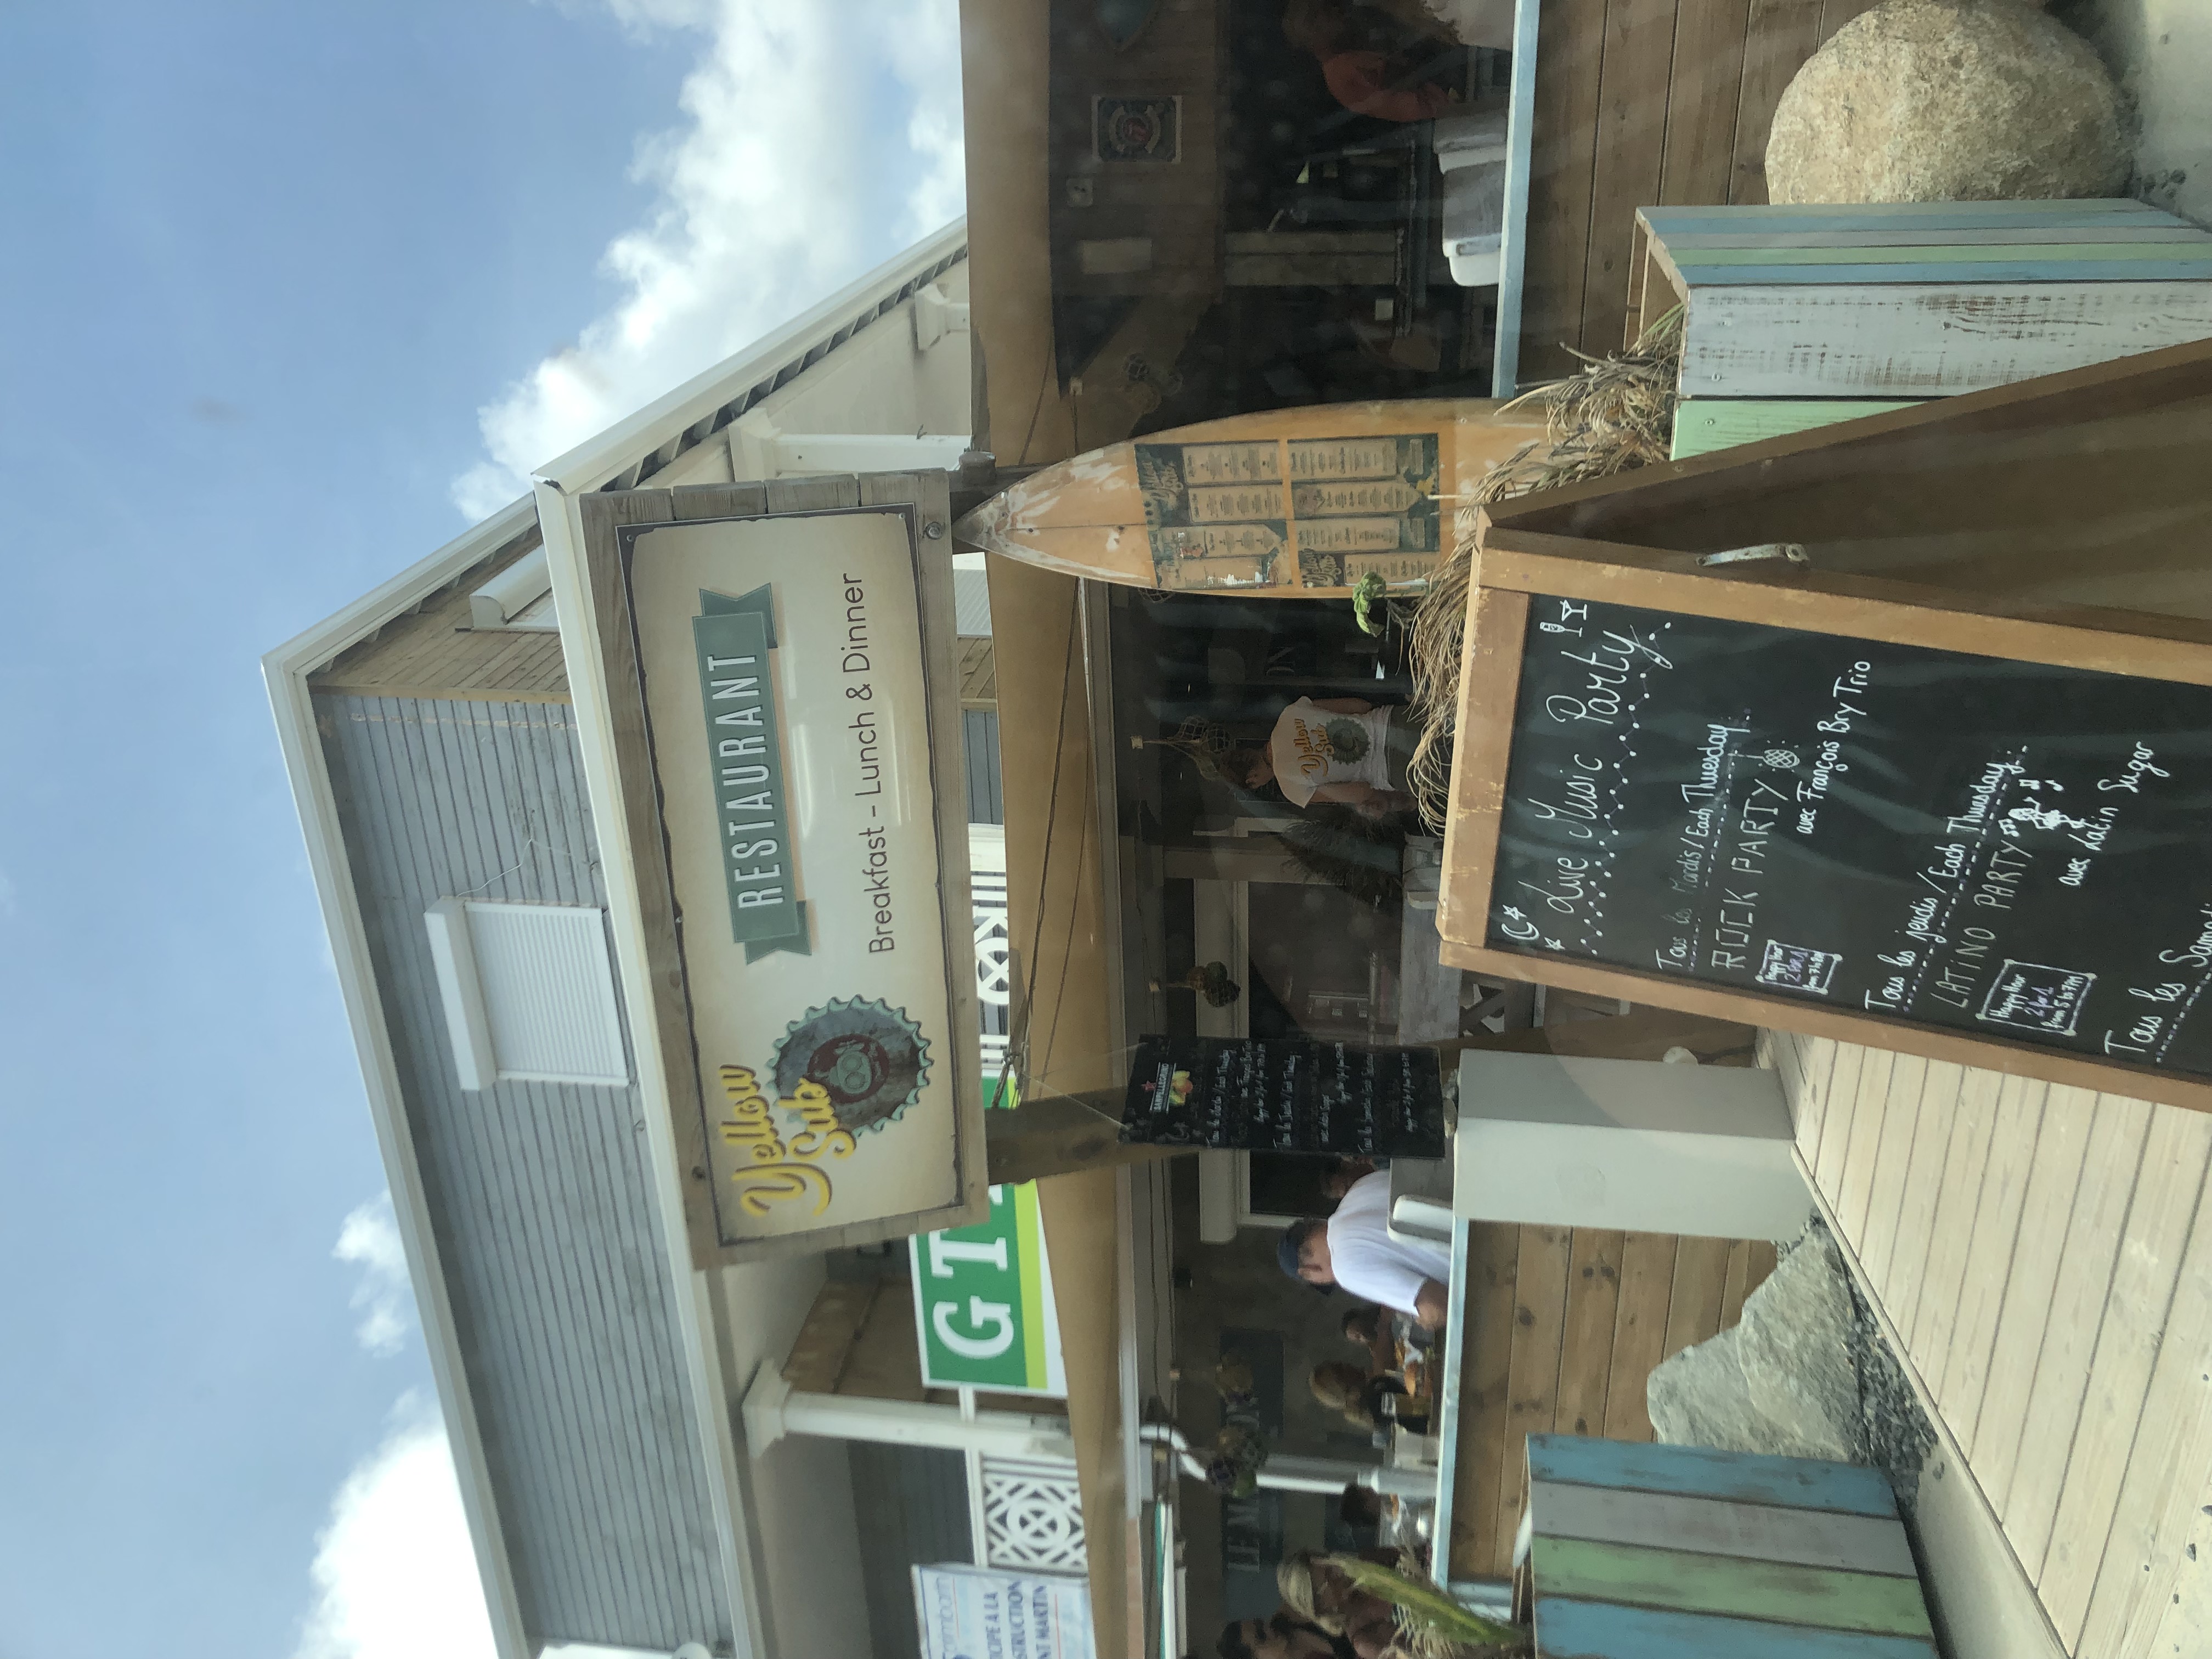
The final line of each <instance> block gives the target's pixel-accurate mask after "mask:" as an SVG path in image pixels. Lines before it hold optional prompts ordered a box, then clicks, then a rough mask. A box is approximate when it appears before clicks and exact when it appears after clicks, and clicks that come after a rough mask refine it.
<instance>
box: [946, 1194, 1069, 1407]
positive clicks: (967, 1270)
mask: <svg viewBox="0 0 2212 1659" xmlns="http://www.w3.org/2000/svg"><path fill="white" fill-rule="evenodd" d="M912 1249H913V1251H914V1315H915V1322H916V1323H917V1324H918V1325H919V1326H920V1327H921V1376H922V1381H923V1382H924V1383H926V1384H927V1385H928V1386H929V1387H931V1388H933V1389H957V1388H971V1389H990V1390H992V1391H994V1392H996V1393H1000V1394H1042V1395H1053V1396H1054V1398H1063V1399H1064V1398H1065V1397H1066V1394H1067V1377H1066V1371H1065V1370H1064V1369H1063V1368H1062V1366H1061V1364H1060V1323H1059V1317H1058V1315H1057V1313H1056V1311H1055V1310H1054V1306H1053V1299H1052V1270H1051V1266H1050V1264H1049V1263H1048V1261H1047V1260H1046V1259H1045V1251H1044V1229H1043V1227H1042V1225H1040V1223H1039V1220H1038V1218H1037V1201H1036V1183H1035V1182H1024V1184H1022V1185H1021V1186H1018V1187H994V1188H991V1218H990V1219H989V1220H988V1221H986V1222H983V1223H981V1224H980V1225H976V1226H973V1227H951V1228H947V1229H946V1230H945V1231H942V1232H934V1233H921V1234H918V1235H916V1236H915V1239H914V1241H913V1245H912Z"/></svg>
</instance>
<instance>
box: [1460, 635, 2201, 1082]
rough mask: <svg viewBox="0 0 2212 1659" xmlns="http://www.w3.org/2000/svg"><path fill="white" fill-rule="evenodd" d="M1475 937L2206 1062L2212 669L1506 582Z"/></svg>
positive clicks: (2126, 1053) (1990, 1034) (1838, 1006)
mask: <svg viewBox="0 0 2212 1659" xmlns="http://www.w3.org/2000/svg"><path fill="white" fill-rule="evenodd" d="M1487 940H1488V945H1489V947H1490V948H1491V949H1492V950H1493V951H1511V952H1516V953H1521V954H1524V955H1527V954H1534V955H1537V956H1553V957H1564V958H1579V959H1582V960H1583V961H1587V962H1591V963H1605V964H1609V965H1612V966H1614V967H1619V968H1625V969H1633V970H1636V971H1638V972H1639V973H1642V974H1644V975H1657V976H1659V977H1661V978H1662V979H1672V980H1677V981H1694V982H1697V983H1699V984H1703V985H1708V986H1713V987H1730V988H1733V989H1736V990H1739V991H1741V992H1745V993H1749V994H1756V995H1761V996H1766V997H1781V998H1784V999H1796V1000H1802V1001H1804V1002H1807V1003H1814V1004H1818V1005H1820V1006H1823V1007H1825V1008H1829V1009H1832V1010H1834V1011H1836V1012H1842V1013H1850V1014H1852V1015H1857V1016H1871V1017H1874V1018H1883V1019H1888V1020H1893V1021H1903V1022H1906V1023H1909V1024H1918V1025H1923V1026H1933V1027H1940V1028H1949V1029H1954V1030H1958V1031H1960V1032H1962V1033H1967V1034H1971V1035H1972V1036H1976V1037H1981V1038H1995V1039H2002V1040H2008V1041H2010V1042H2019V1043H2027V1044H2031V1045H2035V1046H2039V1047H2043V1048H2051V1049H2057V1050H2063V1051H2067V1052H2070V1053H2073V1054H2079V1055H2085V1056H2090V1057H2093V1058H2095V1059H2097V1060H2107V1061H2118V1062H2120V1063H2124V1064H2128V1065H2132V1066H2147V1067H2152V1068H2155V1069H2158V1070H2160V1071H2165V1072H2170V1073H2179V1074H2182V1075H2185V1076H2189V1077H2196V1078H2203V1077H2206V1076H2208V1075H2212V689H2208V688H2206V687H2204V686H2201V685H2193V684H2178V683H2175V682H2173V681H2170V680H2163V679H2149V678H2145V679H2134V678H2127V677H2125V676H2123V675H2119V674H2111V673H2098V672H2091V671H2086V670H2083V669H2079V668H2071V667H2060V666H2054V665H2048V664H2042V663H2035V662H2022V661H2015V660H2008V659H2000V658H1994V657H1988V656H1972V655H1965V654H1960V653H1952V652H1948V651H1939V650H1934V649H1929V648H1925V647H1919V646H1905V645H1897V644H1891V643H1885V642H1882V641H1872V640H1866V639H1859V638H1851V637H1846V636H1842V635H1832V634H1813V633H1803V632H1798V631H1796V630H1793V629H1785V628H1778V627H1771V626H1767V625H1765V624H1761V623H1750V622H1743V621H1723V620H1717V619H1715V618H1711V617H1702V616H1696V615H1688V614H1682V613H1679V612H1672V611H1668V612H1662V611H1647V610H1638V609H1632V608H1629V607H1626V606H1621V605H1604V604H1599V603H1595V602H1587V601H1583V600H1572V599H1559V598H1547V597H1544V596H1542V595H1541V594H1537V595H1532V596H1531V598H1530V599H1529V601H1528V622H1527V629H1526V635H1525V638H1524V639H1523V640H1522V654H1521V669H1520V683H1519V688H1518V696H1517V699H1516V705H1515V714H1514V720H1513V727H1512V740H1511V749H1510V762H1509V763H1508V765H1507V767H1506V771H1505V786H1504V800H1503V805H1502V811H1501V812H1500V814H1499V817H1498V845H1497V855H1496V860H1495V865H1494V868H1493V872H1492V879H1491V884H1490V890H1489V911H1488V916H1487Z"/></svg>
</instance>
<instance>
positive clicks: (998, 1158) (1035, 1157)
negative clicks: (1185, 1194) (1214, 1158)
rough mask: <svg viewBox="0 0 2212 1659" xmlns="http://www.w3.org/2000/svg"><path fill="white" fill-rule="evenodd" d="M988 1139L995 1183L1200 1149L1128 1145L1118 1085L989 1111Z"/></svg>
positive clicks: (988, 1161)
mask: <svg viewBox="0 0 2212 1659" xmlns="http://www.w3.org/2000/svg"><path fill="white" fill-rule="evenodd" d="M983 1145H984V1150H985V1154H986V1158H985V1161H986V1164H987V1167H988V1170H989V1178H990V1182H991V1184H992V1185H993V1186H998V1185H1000V1184H1002V1183H1004V1182H1020V1181H1035V1180H1037V1179H1039V1178H1040V1177H1042V1176H1057V1175H1072V1174H1073V1173H1075V1172H1076V1171H1078V1170H1105V1169H1111V1168H1113V1167H1114V1166H1115V1164H1139V1163H1143V1162H1146V1161H1147V1160H1149V1159H1152V1158H1169V1157H1172V1156H1173V1155H1174V1154H1175V1153H1176V1152H1196V1151H1198V1150H1199V1148H1197V1147H1195V1146H1137V1145H1124V1144H1123V1142H1122V1140H1121V1091H1120V1090H1119V1089H1093V1090H1089V1091H1085V1092H1084V1093H1081V1094H1073V1095H1045V1096H1042V1097H1033V1098H1030V1099H1025V1100H1024V1101H1023V1102H1022V1103H1021V1104H1020V1105H1018V1106H1017V1107H1014V1108H1013V1109H1011V1110H1000V1111H991V1112H987V1113H986V1114H984V1137H983Z"/></svg>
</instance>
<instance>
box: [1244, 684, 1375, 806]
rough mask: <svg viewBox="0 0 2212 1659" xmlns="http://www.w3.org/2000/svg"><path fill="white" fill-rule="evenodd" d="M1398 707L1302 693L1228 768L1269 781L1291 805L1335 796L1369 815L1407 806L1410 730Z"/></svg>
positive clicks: (1252, 784) (1247, 783)
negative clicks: (1270, 730) (1262, 738)
mask: <svg viewBox="0 0 2212 1659" xmlns="http://www.w3.org/2000/svg"><path fill="white" fill-rule="evenodd" d="M1400 715H1401V711H1400V710H1399V709H1397V708H1389V707H1383V706H1379V705H1377V704H1375V703H1370V702H1362V701H1361V700H1360V699H1359V698H1358V697H1326V698H1320V699H1316V698H1313V697H1300V698H1299V699H1298V700H1297V702H1294V703H1292V704H1291V706H1290V707H1289V708H1285V709H1284V710H1283V712H1282V713H1281V714H1279V715H1278V716H1277V717H1276V720H1275V729H1274V731H1273V733H1272V734H1271V735H1270V736H1269V738H1268V739H1267V743H1266V744H1264V745H1262V746H1261V747H1260V748H1258V749H1256V750H1242V751H1240V752H1239V753H1238V754H1237V755H1236V756H1232V757H1231V759H1230V762H1229V763H1228V765H1227V767H1225V769H1228V770H1232V771H1233V772H1234V773H1235V775H1236V778H1237V781H1238V782H1241V783H1242V784H1243V786H1244V787H1246V788H1248V789H1257V788H1259V787H1261V785H1263V784H1266V783H1267V782H1268V781H1271V780H1272V781H1273V782H1274V784H1275V785H1276V786H1277V787H1279V788H1280V789H1281V790H1282V792H1283V798H1284V799H1285V800H1287V801H1289V802H1290V803H1291V805H1293V806H1304V805H1309V804H1310V803H1312V802H1314V801H1317V800H1322V801H1338V802H1341V803H1342V804H1343V805H1346V806H1350V807H1352V808H1354V809H1355V810H1357V811H1360V812H1364V813H1365V814H1367V815H1368V816H1369V817H1384V816H1386V815H1387V814H1389V813H1391V812H1396V811H1410V810H1411V809H1412V807H1413V797H1412V796H1411V795H1409V794H1407V793H1406V787H1405V786H1406V762H1407V758H1408V757H1410V756H1411V755H1412V753H1413V733H1412V732H1411V730H1410V729H1409V728H1408V727H1407V726H1405V725H1404V723H1403V722H1402V720H1401V718H1399V717H1400Z"/></svg>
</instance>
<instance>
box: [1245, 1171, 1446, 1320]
mask: <svg viewBox="0 0 2212 1659" xmlns="http://www.w3.org/2000/svg"><path fill="white" fill-rule="evenodd" d="M1275 1260H1276V1262H1277V1264H1278V1265H1279V1267H1281V1268H1282V1270H1283V1271H1284V1272H1285V1273H1288V1274H1289V1275H1290V1276H1291V1278H1293V1279H1302V1280H1304V1282H1305V1283H1306V1284H1309V1285H1320V1286H1322V1288H1323V1289H1326V1288H1328V1286H1330V1285H1342V1286H1343V1287H1344V1288H1345V1289H1346V1290H1347V1291H1351V1292H1352V1295H1354V1296H1356V1297H1359V1298H1360V1299H1361V1300H1362V1301H1365V1302H1376V1303H1380V1304H1382V1305H1383V1306H1384V1307H1386V1308H1395V1310H1398V1311H1399V1312H1400V1313H1402V1314H1407V1315H1410V1316H1412V1317H1413V1320H1414V1322H1416V1323H1418V1324H1419V1325H1420V1326H1421V1327H1422V1328H1424V1329H1425V1330H1431V1331H1433V1330H1440V1329H1442V1328H1443V1322H1444V1316H1445V1313H1446V1310H1447V1307H1448V1305H1449V1292H1448V1291H1447V1290H1446V1286H1447V1285H1449V1283H1450V1280H1451V1261H1450V1259H1449V1257H1447V1256H1446V1255H1444V1253H1443V1251H1441V1250H1438V1249H1434V1248H1433V1247H1431V1246H1430V1245H1426V1244H1419V1243H1413V1242H1412V1241H1410V1240H1404V1239H1398V1238H1393V1237H1391V1236H1390V1172H1389V1170H1376V1172H1375V1173H1374V1174H1373V1175H1370V1176H1361V1177H1360V1178H1359V1179H1358V1181H1355V1182H1352V1190H1351V1191H1350V1192H1348V1193H1346V1194H1345V1195H1344V1201H1343V1202H1342V1203H1341V1204H1340V1205H1338V1206H1336V1213H1335V1214H1334V1215H1332V1216H1331V1217H1329V1218H1328V1220H1326V1221H1323V1220H1321V1219H1319V1218H1308V1219H1306V1220H1304V1221H1294V1222H1292V1223H1291V1225H1289V1226H1288V1227H1285V1229H1284V1230H1283V1237H1282V1242H1281V1243H1279V1245H1278V1246H1277V1247H1276V1251H1275Z"/></svg>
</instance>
